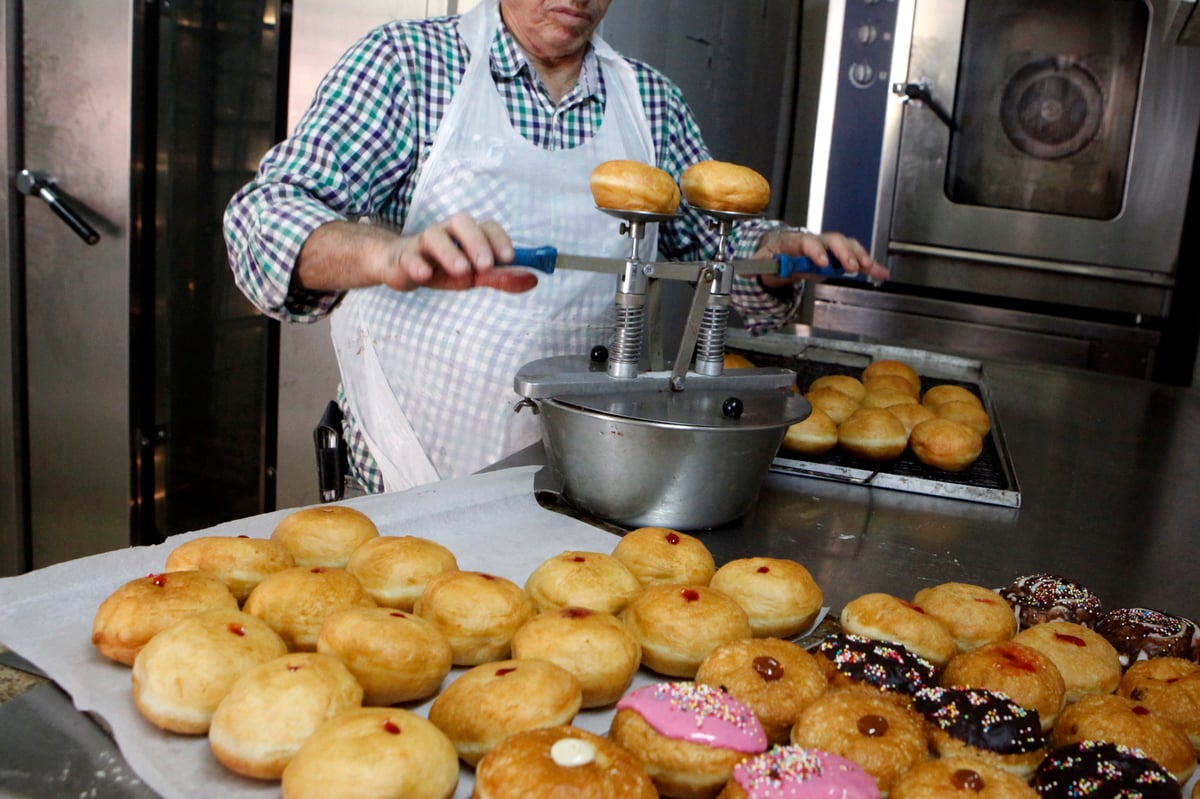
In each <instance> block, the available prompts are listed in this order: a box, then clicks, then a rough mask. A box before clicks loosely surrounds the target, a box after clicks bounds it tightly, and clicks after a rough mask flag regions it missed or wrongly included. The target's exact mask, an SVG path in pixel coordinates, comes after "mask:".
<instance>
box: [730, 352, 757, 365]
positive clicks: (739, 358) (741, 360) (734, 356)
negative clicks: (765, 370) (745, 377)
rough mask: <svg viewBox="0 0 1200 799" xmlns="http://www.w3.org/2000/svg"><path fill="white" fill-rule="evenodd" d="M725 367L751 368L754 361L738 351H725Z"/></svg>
mask: <svg viewBox="0 0 1200 799" xmlns="http://www.w3.org/2000/svg"><path fill="white" fill-rule="evenodd" d="M724 363H725V368H726V369H753V368H754V361H752V360H750V359H749V358H747V357H746V356H745V355H742V354H741V353H740V352H727V353H725V362H724Z"/></svg>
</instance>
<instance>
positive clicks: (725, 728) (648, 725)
mask: <svg viewBox="0 0 1200 799" xmlns="http://www.w3.org/2000/svg"><path fill="white" fill-rule="evenodd" d="M608 737H609V738H610V739H611V740H613V741H615V742H616V743H618V744H620V745H621V746H624V747H625V748H626V749H628V750H629V751H630V752H632V753H633V755H634V756H635V757H637V758H638V759H639V760H640V761H641V762H642V765H643V766H645V768H646V771H647V772H648V773H649V774H650V778H651V779H652V780H654V785H655V787H656V788H657V789H658V791H659V792H660V793H661V794H662V795H664V796H672V797H678V798H679V799H707V797H712V796H715V795H716V794H717V793H718V792H719V791H720V790H721V788H722V786H724V785H725V783H727V782H728V781H729V779H730V778H731V777H732V776H733V768H734V766H736V765H737V764H738V763H739V762H741V761H742V760H744V759H745V758H746V757H747V756H748V755H756V754H758V753H760V752H764V751H766V749H767V736H766V733H765V732H764V731H763V728H762V725H761V724H760V723H759V721H758V717H756V716H755V715H754V713H753V712H752V711H751V710H750V708H748V707H747V706H746V705H745V704H744V703H742V702H741V701H739V700H738V699H736V698H734V697H733V696H730V695H729V694H727V693H725V692H723V691H721V690H720V689H717V688H713V687H711V686H708V685H697V684H695V683H691V682H660V683H655V684H652V685H647V686H643V687H641V688H638V689H636V690H634V691H632V692H630V693H629V694H627V695H626V696H625V697H623V698H622V699H621V701H620V702H618V703H617V713H616V715H615V716H613V720H612V725H611V726H610V728H609V732H608Z"/></svg>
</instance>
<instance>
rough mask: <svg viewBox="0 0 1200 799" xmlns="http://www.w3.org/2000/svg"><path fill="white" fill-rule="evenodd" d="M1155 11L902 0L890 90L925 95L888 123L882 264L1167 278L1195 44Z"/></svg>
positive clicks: (1113, 5)
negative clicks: (887, 208) (1174, 35)
mask: <svg viewBox="0 0 1200 799" xmlns="http://www.w3.org/2000/svg"><path fill="white" fill-rule="evenodd" d="M1165 24H1166V22H1165V15H1163V14H1158V13H1156V10H1155V8H1154V7H1153V6H1152V5H1151V4H1150V3H1149V2H1147V0H916V4H915V10H914V17H913V24H912V35H911V43H910V48H909V57H908V63H907V74H906V75H905V74H903V73H901V72H900V71H899V70H897V71H896V77H895V80H894V87H893V88H894V91H895V92H896V93H897V94H904V93H905V92H906V91H907V95H906V96H907V97H912V96H913V95H914V91H913V89H914V87H915V88H916V89H917V90H918V91H917V92H916V93H917V94H919V93H920V92H921V91H924V92H927V94H925V95H924V97H925V99H923V100H917V101H912V100H909V101H907V102H905V103H904V104H903V115H902V120H901V125H900V126H899V130H900V134H899V141H898V144H897V145H896V146H897V150H896V151H895V152H896V155H895V168H896V171H895V186H894V197H893V207H892V209H891V212H892V213H891V228H890V233H889V236H888V251H889V256H893V255H896V254H898V255H899V259H898V263H899V267H900V268H899V270H898V273H896V272H897V270H894V273H896V274H895V277H897V278H898V279H900V280H909V281H912V282H922V281H925V282H932V280H931V279H928V277H927V276H922V275H921V274H920V272H921V270H920V269H919V267H918V268H914V269H911V270H909V271H906V264H907V263H908V261H909V260H911V259H912V258H913V257H914V256H912V254H913V253H917V254H918V255H930V254H932V255H935V256H943V257H951V258H957V259H961V260H962V261H964V262H966V263H970V262H972V261H975V262H978V261H980V260H987V261H992V262H997V263H1003V264H1007V265H1009V266H1017V267H1021V268H1026V269H1029V268H1032V269H1033V270H1037V271H1043V272H1044V271H1047V270H1048V271H1051V272H1055V271H1057V272H1063V273H1070V272H1078V271H1080V270H1081V269H1087V270H1091V271H1092V272H1095V273H1099V274H1100V275H1101V276H1104V277H1114V278H1117V279H1120V280H1127V281H1132V282H1134V283H1137V282H1139V281H1141V282H1146V283H1149V284H1156V285H1160V286H1169V283H1170V276H1171V275H1172V274H1173V273H1174V271H1175V268H1176V257H1177V250H1178V242H1179V238H1180V235H1181V231H1182V225H1183V217H1184V202H1185V198H1186V197H1187V194H1188V182H1189V178H1190V175H1191V168H1192V159H1193V154H1194V149H1195V135H1196V128H1197V122H1198V120H1200V92H1197V91H1196V90H1195V86H1196V77H1197V76H1198V74H1200V72H1198V68H1200V58H1198V57H1197V56H1200V53H1197V52H1196V51H1195V50H1193V49H1190V48H1182V47H1174V46H1170V45H1168V44H1166V43H1164V40H1163V39H1164V35H1165V30H1164V27H1165ZM934 105H940V106H941V108H942V109H944V111H945V114H944V116H949V117H952V124H947V123H946V122H944V121H943V120H942V119H941V118H940V116H939V114H938V113H935V109H934V107H933V106H934ZM880 221H883V220H882V219H881V220H880ZM906 254H907V255H906ZM906 258H907V259H908V260H906ZM919 261H920V259H919V258H917V262H918V263H919ZM968 271H969V270H968ZM943 277H944V273H943ZM968 282H969V280H968ZM966 287H967V288H970V286H969V285H968V286H966Z"/></svg>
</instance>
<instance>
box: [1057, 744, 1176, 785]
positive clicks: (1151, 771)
mask: <svg viewBox="0 0 1200 799" xmlns="http://www.w3.org/2000/svg"><path fill="white" fill-rule="evenodd" d="M1033 785H1034V787H1035V788H1037V791H1038V794H1039V795H1041V797H1042V799H1079V798H1080V797H1095V799H1108V798H1109V797H1111V799H1118V797H1127V796H1139V797H1142V799H1179V796H1180V793H1179V783H1177V782H1176V781H1175V778H1174V777H1172V776H1171V774H1170V772H1168V771H1167V770H1166V769H1164V768H1163V767H1162V766H1160V765H1159V764H1157V763H1155V762H1154V761H1153V760H1151V759H1150V758H1148V757H1146V755H1145V754H1144V753H1143V752H1140V751H1138V750H1136V749H1131V748H1130V747H1128V746H1121V745H1119V744H1114V743H1110V742H1108V741H1080V742H1078V743H1073V744H1069V745H1067V746H1062V747H1059V748H1057V749H1055V750H1054V751H1052V752H1051V753H1050V754H1049V755H1047V756H1046V759H1045V760H1043V761H1042V762H1041V765H1039V766H1038V768H1037V772H1036V773H1035V774H1034V776H1033Z"/></svg>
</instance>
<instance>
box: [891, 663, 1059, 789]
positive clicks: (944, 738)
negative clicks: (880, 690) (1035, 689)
mask: <svg viewBox="0 0 1200 799" xmlns="http://www.w3.org/2000/svg"><path fill="white" fill-rule="evenodd" d="M913 707H915V708H916V709H917V711H918V712H920V713H921V714H922V715H923V716H925V718H926V720H927V721H928V722H929V724H930V728H929V730H930V741H931V743H932V744H933V748H934V749H935V750H936V751H937V753H938V755H939V756H940V757H952V756H955V755H967V756H970V757H976V758H979V759H981V760H983V761H984V762H986V763H990V764H991V765H993V766H995V767H996V768H1000V769H1003V770H1004V771H1007V772H1009V773H1010V774H1015V775H1016V776H1018V777H1020V778H1022V779H1028V778H1029V777H1030V776H1031V775H1032V774H1033V770H1034V769H1035V768H1037V765H1038V763H1040V762H1041V761H1042V758H1043V757H1045V756H1046V736H1045V735H1043V734H1042V725H1041V721H1040V720H1039V719H1038V715H1037V711H1033V710H1026V709H1025V708H1023V707H1021V706H1020V705H1018V704H1017V703H1016V702H1014V701H1012V700H1011V699H1009V698H1008V697H1007V696H1005V695H1004V694H1000V693H996V692H994V691H989V690H987V689H986V688H966V687H961V686H959V687H953V688H922V689H921V690H920V691H917V693H916V696H914V697H913Z"/></svg>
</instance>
